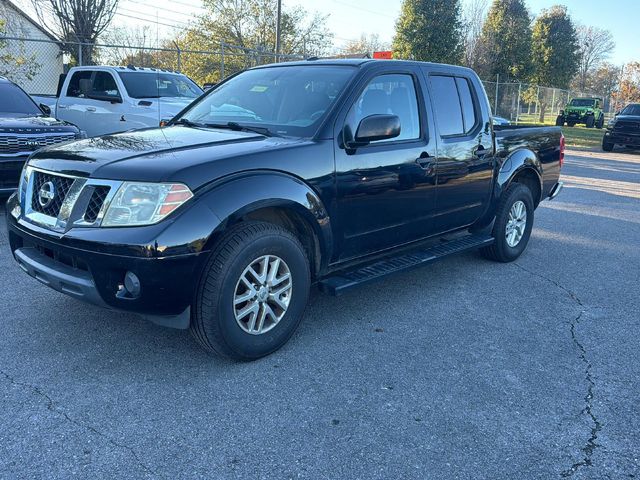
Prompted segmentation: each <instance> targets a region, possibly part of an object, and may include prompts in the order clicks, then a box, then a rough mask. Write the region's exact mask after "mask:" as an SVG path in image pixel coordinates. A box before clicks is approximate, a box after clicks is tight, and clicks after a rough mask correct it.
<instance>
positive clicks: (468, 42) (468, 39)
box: [462, 0, 489, 68]
mask: <svg viewBox="0 0 640 480" xmlns="http://www.w3.org/2000/svg"><path fill="white" fill-rule="evenodd" d="M488 5H489V0H471V1H470V2H468V3H466V4H465V6H464V7H463V10H462V28H463V35H464V64H465V65H466V66H467V67H471V68H475V67H476V66H477V63H478V61H479V59H480V57H481V55H480V49H481V48H482V45H481V42H480V37H481V36H482V27H483V26H484V21H485V19H486V16H487V6H488Z"/></svg>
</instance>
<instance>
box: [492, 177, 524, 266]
mask: <svg viewBox="0 0 640 480" xmlns="http://www.w3.org/2000/svg"><path fill="white" fill-rule="evenodd" d="M533 214H534V206H533V197H532V195H531V190H529V188H527V187H526V186H525V185H523V184H521V183H517V182H516V183H513V184H511V185H510V186H509V188H508V189H507V190H506V192H504V193H503V195H502V199H501V200H500V204H499V205H498V210H497V212H496V219H495V222H494V224H493V231H492V233H491V234H492V236H493V238H494V239H495V241H494V243H493V245H491V246H489V247H486V248H483V249H482V250H481V252H482V254H483V255H484V256H485V257H486V258H489V259H491V260H495V261H497V262H505V263H506V262H513V261H514V260H515V259H517V258H518V257H519V256H520V255H522V252H524V250H525V248H527V244H528V243H529V238H530V237H531V230H532V228H533Z"/></svg>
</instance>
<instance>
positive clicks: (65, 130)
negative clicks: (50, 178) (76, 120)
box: [0, 77, 82, 195]
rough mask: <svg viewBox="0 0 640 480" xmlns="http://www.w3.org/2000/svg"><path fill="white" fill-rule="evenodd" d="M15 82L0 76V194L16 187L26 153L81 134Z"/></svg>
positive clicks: (9, 191) (79, 136) (11, 190)
mask: <svg viewBox="0 0 640 480" xmlns="http://www.w3.org/2000/svg"><path fill="white" fill-rule="evenodd" d="M50 114H51V110H50V109H49V107H47V106H46V105H42V106H38V105H36V103H35V102H34V101H33V100H32V99H31V97H30V96H29V95H27V94H26V93H25V92H24V90H22V89H21V88H20V87H19V86H18V85H16V84H15V83H13V82H11V81H10V80H8V79H6V78H4V77H0V195H2V194H7V193H11V192H13V191H14V190H15V189H16V188H17V187H18V180H19V178H20V171H21V170H22V167H23V165H24V162H25V161H26V160H27V158H28V157H29V155H31V154H32V153H33V152H34V151H36V150H38V149H40V148H42V147H46V146H49V145H55V144H58V143H61V142H67V141H69V140H76V139H78V138H81V137H82V135H81V133H80V130H78V128H77V127H76V126H75V125H72V124H70V123H67V122H60V121H58V120H56V119H55V118H51V117H50V116H49V115H50Z"/></svg>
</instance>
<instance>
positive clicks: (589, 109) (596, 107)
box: [556, 97, 604, 128]
mask: <svg viewBox="0 0 640 480" xmlns="http://www.w3.org/2000/svg"><path fill="white" fill-rule="evenodd" d="M602 103H603V102H602V99H601V98H598V97H584V98H573V99H572V100H571V101H570V102H569V103H567V105H566V107H565V108H564V110H560V115H558V118H556V125H557V126H559V127H561V126H562V125H564V124H565V123H566V124H567V125H568V126H570V127H573V126H574V125H576V124H577V123H583V124H584V125H585V126H586V127H587V128H593V127H596V128H602V127H603V126H604V112H603V111H602Z"/></svg>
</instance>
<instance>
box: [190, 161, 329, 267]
mask: <svg viewBox="0 0 640 480" xmlns="http://www.w3.org/2000/svg"><path fill="white" fill-rule="evenodd" d="M205 189H206V191H205V192H203V193H202V195H203V197H202V198H201V200H200V201H201V202H204V203H205V204H206V205H207V206H208V207H209V208H210V209H211V211H212V212H213V213H214V214H215V215H216V216H217V217H218V218H219V219H220V220H221V223H220V225H218V226H217V228H216V229H215V230H214V231H212V232H211V236H210V237H209V241H208V246H209V247H210V246H211V245H212V244H213V243H214V242H215V241H216V239H217V237H218V236H219V234H220V233H221V232H223V231H224V229H225V228H226V226H227V225H228V224H229V223H233V222H234V221H235V220H236V219H238V218H240V217H242V216H244V215H246V214H248V213H250V212H253V211H256V210H259V209H261V208H267V207H280V208H284V209H289V210H293V211H295V212H296V213H298V214H299V215H300V216H301V217H302V218H304V219H305V220H306V222H307V223H308V224H309V225H310V226H311V227H312V229H313V231H314V233H315V235H316V237H317V238H318V241H319V243H320V245H319V246H320V249H321V251H322V253H323V255H322V257H323V258H325V259H328V258H331V251H332V245H333V236H332V233H331V225H330V221H329V214H328V212H327V209H326V208H325V206H324V204H323V202H322V200H321V199H320V197H319V195H318V194H317V193H316V192H315V191H314V190H313V189H312V188H311V187H310V186H309V185H307V184H306V183H304V182H303V181H302V180H300V179H299V178H296V177H293V176H291V175H287V174H285V173H281V172H275V171H252V172H245V173H242V174H236V175H232V176H230V177H225V178H224V179H222V180H218V181H216V182H214V183H212V184H210V185H208V186H207V187H205Z"/></svg>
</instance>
